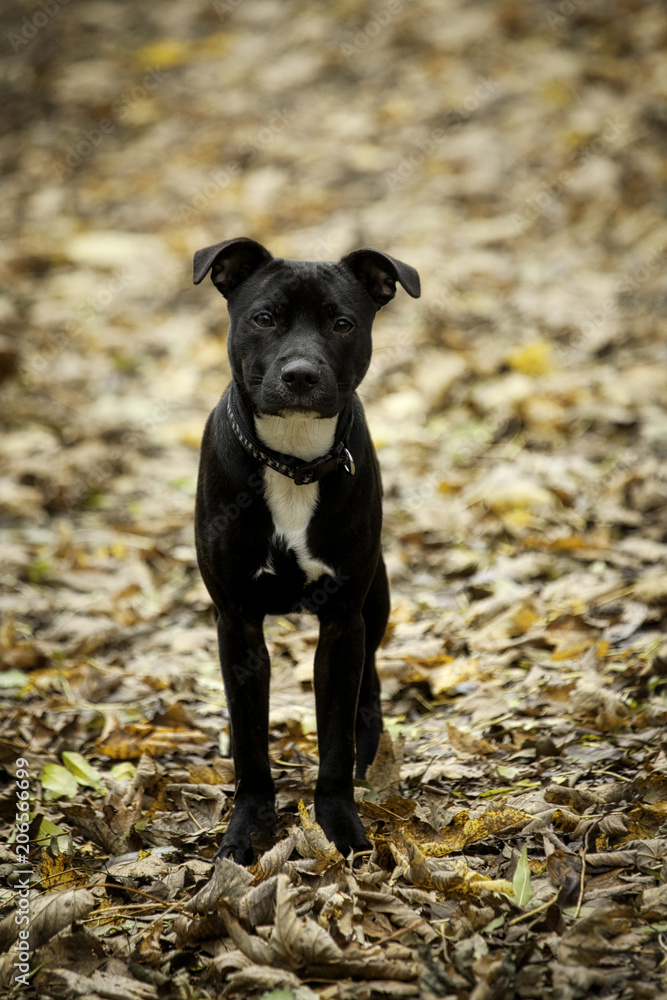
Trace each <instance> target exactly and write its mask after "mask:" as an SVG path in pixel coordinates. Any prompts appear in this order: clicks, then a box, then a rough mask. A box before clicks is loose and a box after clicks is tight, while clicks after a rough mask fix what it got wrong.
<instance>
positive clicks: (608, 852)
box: [0, 0, 667, 1000]
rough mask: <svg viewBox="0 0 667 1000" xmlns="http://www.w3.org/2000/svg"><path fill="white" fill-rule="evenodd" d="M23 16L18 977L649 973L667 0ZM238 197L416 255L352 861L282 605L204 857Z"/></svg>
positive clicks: (324, 241)
mask: <svg viewBox="0 0 667 1000" xmlns="http://www.w3.org/2000/svg"><path fill="white" fill-rule="evenodd" d="M5 29H6V35H5V48H4V59H3V62H2V68H1V70H0V93H1V94H2V105H3V114H4V117H5V119H6V120H7V124H8V129H7V130H6V132H5V135H4V136H3V137H2V138H0V161H1V163H2V177H1V178H0V192H1V194H2V197H1V198H0V232H2V236H3V239H2V245H1V248H0V380H1V381H2V389H1V391H2V404H1V407H0V421H1V426H2V436H1V438H0V463H1V473H2V474H1V477H0V515H1V517H2V535H1V545H2V565H1V567H0V615H1V621H2V624H1V626H0V662H1V663H2V672H1V673H0V771H1V772H2V775H3V780H4V788H3V790H2V792H1V793H0V829H2V832H3V834H4V835H5V836H4V838H3V846H2V847H0V874H1V875H2V888H0V906H1V907H2V909H1V910H0V991H2V990H5V991H6V993H7V995H16V996H19V995H25V996H38V997H40V998H41V997H46V998H57V997H69V998H77V997H82V998H83V997H86V998H88V1000H96V998H98V997H99V998H115V1000H148V998H184V1000H186V998H193V1000H194V998H202V1000H204V998H212V997H217V996H226V997H233V998H234V997H236V998H256V997H267V998H268V997H272V998H274V1000H279V998H281V1000H313V998H320V1000H334V998H345V1000H366V998H391V997H408V998H409V997H424V998H427V1000H430V998H436V997H437V998H440V997H444V998H450V1000H454V998H456V1000H467V998H470V1000H511V998H514V997H517V998H519V997H521V998H528V1000H530V998H538V997H539V998H553V1000H556V998H559V1000H575V998H588V997H607V998H614V1000H644V998H653V997H667V987H666V984H665V976H666V975H667V741H666V740H665V723H666V722H667V635H666V628H665V626H666V625H667V562H666V556H667V509H666V504H665V498H666V496H667V414H666V412H665V407H664V401H665V394H666V390H667V337H666V336H665V332H664V322H663V320H662V315H663V313H664V311H665V305H666V304H667V271H666V268H665V264H666V262H667V218H666V217H665V213H666V209H667V194H666V191H665V181H666V180H667V174H666V170H665V162H666V161H665V153H666V152H667V63H666V61H665V58H664V47H665V44H666V43H667V13H666V12H665V8H664V6H663V5H662V4H661V3H659V2H649V0H646V2H643V0H610V2H606V3H605V2H603V0H562V2H560V3H550V2H545V3H529V2H522V0H486V2H479V3H476V4H468V3H465V2H464V0H447V2H446V3H442V2H440V0H413V2H408V0H388V2H385V0H378V2H377V3H375V4H373V3H371V2H367V0H363V2H356V3H352V2H350V0H337V2H335V3H332V4H299V3H298V2H296V0H287V2H284V3H279V2H277V0H257V2H255V3H253V2H251V0H215V2H210V0H193V2H186V0H166V2H162V3H160V4H150V3H148V2H147V0H139V2H137V3H129V2H121V3H118V2H116V3H113V2H110V0H95V2H83V0H71V2H70V3H65V2H64V0H45V2H44V3H40V4H38V5H33V4H32V3H29V2H27V0H26V2H21V3H18V4H16V5H15V6H14V9H13V12H12V14H11V16H9V15H8V16H7V23H6V25H5ZM241 235H249V236H252V237H253V238H255V239H258V240H260V241H261V242H263V243H265V244H266V245H267V246H268V247H269V249H270V250H271V251H272V252H273V253H274V254H278V255H284V256H292V257H299V258H304V259H337V258H338V257H340V256H341V255H343V254H344V253H346V252H348V251H349V250H351V249H353V248H355V247H359V246H364V245H371V246H375V247H377V248H379V249H381V250H384V251H386V252H388V253H391V254H392V255H393V256H395V257H398V258H399V259H401V260H404V261H407V262H408V263H410V264H412V265H413V266H415V267H416V268H417V269H418V270H419V272H420V274H421V278H422V289H423V292H422V298H421V299H420V300H419V301H417V302H414V301H412V300H410V299H408V296H406V295H404V294H403V292H402V291H401V290H400V289H399V294H398V295H397V297H396V299H395V300H394V302H392V303H391V304H390V305H389V306H388V307H387V308H386V309H385V310H383V311H382V313H381V314H380V315H379V317H378V319H377V321H376V325H375V339H374V344H375V353H374V356H373V363H372V365H371V369H370V372H369V374H368V376H367V378H366V380H365V382H364V384H363V385H362V389H361V396H362V399H363V402H364V404H365V406H366V410H367V414H368V419H369V423H370V426H371V428H372V433H373V437H374V440H375V443H376V446H377V449H378V453H379V457H380V462H381V465H382V470H383V478H384V485H385V541H384V548H385V552H386V557H387V563H388V567H389V571H390V577H391V586H392V614H391V622H390V627H389V630H388V633H387V638H386V641H385V643H384V646H383V648H382V649H381V651H380V652H381V655H380V658H379V669H380V674H381V678H382V685H383V709H384V714H385V723H386V731H387V732H386V737H385V738H384V739H383V744H382V747H381V753H380V755H379V758H378V760H377V761H376V763H375V765H374V767H373V770H372V772H371V774H369V780H368V782H366V783H362V784H361V785H360V786H359V788H358V797H359V804H360V814H361V817H362V819H363V822H364V825H365V827H366V829H367V832H368V835H369V837H370V839H371V840H372V842H373V844H374V851H373V854H372V856H371V857H370V858H367V859H364V860H363V863H362V864H361V865H360V866H359V867H357V868H352V867H351V865H350V863H349V862H348V861H346V859H344V858H342V857H341V856H340V855H338V854H337V852H336V851H335V849H334V848H333V847H332V845H330V844H328V843H327V842H326V841H324V839H323V837H322V834H321V831H319V829H318V828H317V826H316V825H315V824H314V823H313V816H312V794H313V787H314V779H315V775H316V768H317V740H316V733H315V723H314V704H313V693H312V681H311V678H312V657H313V651H314V646H315V642H316V620H315V619H314V618H308V617H303V618H299V617H296V616H294V617H290V618H289V619H272V620H271V621H270V622H269V623H268V626H267V631H268V634H269V637H270V645H271V649H272V657H273V665H274V668H273V675H272V702H271V745H270V749H271V758H272V765H273V771H274V777H275V782H276V787H277V793H278V809H279V813H278V816H279V836H278V838H277V841H276V842H275V843H273V842H269V843H258V844H257V845H256V846H257V853H258V856H259V860H258V862H257V864H256V866H255V867H254V868H251V869H249V870H246V869H244V868H241V867H239V866H237V865H235V864H234V863H233V862H231V861H225V862H223V863H218V864H217V865H216V866H214V865H213V862H212V860H211V859H212V856H213V854H214V852H215V848H216V845H217V843H218V842H219V839H220V836H221V833H222V831H223V829H224V825H225V822H226V820H227V817H228V815H229V811H230V805H231V801H232V795H233V788H234V785H233V768H232V764H231V761H230V759H229V740H228V726H227V715H226V708H225V701H224V692H223V689H222V683H221V679H220V675H219V667H218V662H217V653H216V641H215V629H214V625H213V617H212V613H211V608H210V601H209V599H208V596H207V594H206V592H205V589H204V587H203V584H202V582H201V579H200V577H199V573H198V570H197V566H196V560H195V553H194V546H193V528H192V521H193V498H194V490H195V481H196V470H197V461H198V449H199V442H200V439H201V432H202V429H203V425H204V422H205V419H206V416H207V414H208V412H209V411H210V410H211V408H212V407H213V406H214V405H215V403H216V401H217V398H218V397H219V395H220V393H221V392H222V390H223V388H224V387H225V385H226V383H227V381H228V378H229V368H228V363H227V360H226V356H225V345H224V332H225V326H226V312H225V309H224V302H223V301H222V299H221V298H220V297H219V296H218V295H217V294H216V292H215V290H214V289H213V288H212V287H211V286H210V284H209V283H208V282H207V283H206V284H205V285H202V286H200V287H198V288H196V289H195V288H193V287H192V285H191V258H192V254H193V252H194V251H195V250H197V249H198V248H200V247H204V246H207V245H209V244H211V243H214V242H218V241H220V240H223V239H227V238H230V237H233V236H241ZM25 793H27V798H25ZM23 803H27V807H28V819H27V821H26V822H27V825H26V823H23V822H21V817H24V818H25V816H26V813H25V809H24V808H23ZM17 816H18V819H17ZM25 914H27V917H26V921H25V924H24V922H23V917H24V915H25ZM24 928H25V929H24ZM27 929H29V933H28V934H27V936H26V934H25V930H27ZM16 963H17V964H16ZM3 995H4V993H3Z"/></svg>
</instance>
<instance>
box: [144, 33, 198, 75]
mask: <svg viewBox="0 0 667 1000" xmlns="http://www.w3.org/2000/svg"><path fill="white" fill-rule="evenodd" d="M136 55H137V58H138V59H139V61H140V62H141V63H142V64H143V63H148V64H150V65H151V66H157V67H158V68H160V69H169V68H170V67H171V66H182V65H183V63H185V62H187V61H188V58H189V56H190V46H189V45H188V44H187V43H186V42H183V41H181V39H179V38H160V39H159V40H158V41H156V42H151V43H150V44H149V45H143V46H142V47H141V48H140V49H138V50H137V53H136Z"/></svg>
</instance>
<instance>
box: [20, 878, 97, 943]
mask: <svg viewBox="0 0 667 1000" xmlns="http://www.w3.org/2000/svg"><path fill="white" fill-rule="evenodd" d="M94 906H95V897H94V896H93V895H92V893H90V892H88V890H87V889H65V890H63V891H60V892H50V893H48V894H46V895H44V896H36V895H33V896H31V899H30V946H31V948H32V949H35V948H39V947H40V946H41V945H43V944H46V942H47V941H50V940H51V938H52V937H54V936H55V935H56V934H58V933H59V932H60V931H62V930H63V929H64V928H65V927H69V925H70V924H71V923H72V921H74V920H82V919H83V918H84V917H85V916H87V915H88V914H89V913H90V911H91V910H92V909H93V907H94ZM14 918H15V914H14V913H10V914H9V916H7V917H5V918H4V920H3V921H2V923H0V947H2V948H3V949H4V948H9V947H10V946H11V945H12V944H13V943H14V941H16V940H17V938H18V934H19V927H20V925H19V924H17V923H16V920H15V919H14Z"/></svg>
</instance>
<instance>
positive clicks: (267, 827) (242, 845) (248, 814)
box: [215, 797, 276, 865]
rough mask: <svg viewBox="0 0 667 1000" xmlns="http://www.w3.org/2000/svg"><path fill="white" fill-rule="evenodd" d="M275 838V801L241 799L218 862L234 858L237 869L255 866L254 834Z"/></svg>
mask: <svg viewBox="0 0 667 1000" xmlns="http://www.w3.org/2000/svg"><path fill="white" fill-rule="evenodd" d="M253 833H255V834H260V835H264V836H267V837H273V836H275V833H276V811H275V806H274V803H273V800H267V799H264V798H261V799H256V798H254V797H253V798H247V799H241V800H240V801H239V800H238V798H237V801H236V804H235V805H234V811H233V812H232V818H231V819H230V821H229V826H228V827H227V830H226V831H225V834H224V836H223V838H222V840H221V841H220V846H219V847H218V850H217V851H216V853H215V857H216V858H231V859H232V861H235V862H236V863H237V865H251V864H252V863H253V860H254V852H253V848H252V841H251V839H250V835H251V834H253Z"/></svg>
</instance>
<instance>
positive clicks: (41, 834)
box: [37, 817, 72, 853]
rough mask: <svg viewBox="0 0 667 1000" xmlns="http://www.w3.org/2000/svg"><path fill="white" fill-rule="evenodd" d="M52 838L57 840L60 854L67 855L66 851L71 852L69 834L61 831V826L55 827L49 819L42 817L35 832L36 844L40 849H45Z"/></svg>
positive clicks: (70, 837)
mask: <svg viewBox="0 0 667 1000" xmlns="http://www.w3.org/2000/svg"><path fill="white" fill-rule="evenodd" d="M54 837H55V838H56V839H57V843H58V850H59V851H61V852H62V853H67V851H68V850H70V851H71V839H72V836H71V834H69V833H67V831H66V830H63V828H62V827H61V826H56V824H55V823H52V822H51V820H50V819H46V817H44V818H43V819H42V822H41V823H40V824H39V830H38V831H37V843H38V844H39V845H40V847H45V846H46V845H47V844H50V843H51V841H52V840H53V838H54Z"/></svg>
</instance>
